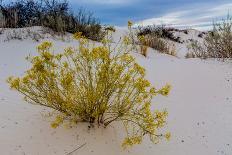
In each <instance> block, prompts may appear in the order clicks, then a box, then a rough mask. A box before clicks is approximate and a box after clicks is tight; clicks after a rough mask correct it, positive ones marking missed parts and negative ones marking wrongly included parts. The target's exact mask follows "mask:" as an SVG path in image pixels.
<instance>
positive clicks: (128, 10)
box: [4, 0, 232, 29]
mask: <svg viewBox="0 0 232 155" xmlns="http://www.w3.org/2000/svg"><path fill="white" fill-rule="evenodd" d="M4 1H11V0H4ZM69 2H70V4H71V7H72V9H73V10H74V11H75V10H76V9H78V8H80V7H83V8H85V9H86V10H89V11H92V12H93V13H94V15H95V16H96V17H98V18H99V19H100V21H101V23H103V24H110V25H116V26H125V25H126V24H127V21H128V20H132V21H134V22H135V23H138V24H140V25H149V24H166V25H170V26H175V27H181V28H183V27H187V28H198V29H208V28H209V25H210V24H211V23H212V22H213V20H219V19H221V18H223V17H226V15H227V14H228V12H230V14H232V0H69Z"/></svg>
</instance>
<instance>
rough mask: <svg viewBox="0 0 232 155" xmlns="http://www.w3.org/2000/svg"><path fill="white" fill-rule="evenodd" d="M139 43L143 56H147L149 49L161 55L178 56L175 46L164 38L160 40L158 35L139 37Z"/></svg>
mask: <svg viewBox="0 0 232 155" xmlns="http://www.w3.org/2000/svg"><path fill="white" fill-rule="evenodd" d="M138 41H139V43H138V44H139V45H140V49H141V53H142V55H144V56H145V55H147V54H145V53H147V47H151V48H153V49H155V50H157V51H159V52H160V53H164V54H168V55H172V56H176V50H175V45H174V44H172V45H171V46H170V45H169V44H168V43H167V42H166V41H165V40H164V39H162V38H159V37H158V36H156V35H150V34H148V35H145V36H138Z"/></svg>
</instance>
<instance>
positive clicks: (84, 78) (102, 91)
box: [8, 26, 170, 147]
mask: <svg viewBox="0 0 232 155" xmlns="http://www.w3.org/2000/svg"><path fill="white" fill-rule="evenodd" d="M129 28H131V27H130V26H129ZM107 34H108V35H110V32H108V33H107ZM108 35H107V36H106V38H105V39H103V40H102V42H101V45H98V46H96V45H94V44H92V43H90V42H89V41H88V39H86V38H85V37H84V36H82V33H80V32H79V33H76V34H75V35H74V38H75V39H77V40H78V42H79V44H78V47H77V48H71V47H69V48H66V49H65V51H64V52H63V53H60V54H54V53H53V52H52V51H51V48H52V43H51V42H44V43H42V44H41V45H39V46H38V48H37V49H38V54H39V55H38V56H35V57H28V58H27V60H29V61H30V62H31V63H32V67H31V69H29V70H27V71H26V74H25V75H24V76H23V77H22V78H18V77H10V78H9V79H8V83H9V84H10V87H11V88H12V89H15V90H17V91H19V92H20V93H21V94H23V95H24V96H25V100H26V101H27V102H29V103H33V104H38V105H42V106H46V107H49V108H52V109H55V110H56V111H59V112H60V114H59V115H57V116H56V119H55V121H54V122H53V123H52V127H57V126H59V125H61V124H62V123H65V122H72V123H74V124H75V123H77V122H79V121H84V122H88V123H89V124H90V126H93V125H94V124H98V125H103V126H105V127H107V126H108V125H109V124H111V123H112V122H115V121H120V122H121V123H122V124H123V126H124V127H125V130H126V135H127V136H126V138H125V139H124V141H123V144H122V145H123V147H127V146H132V145H134V144H140V143H141V142H142V139H143V137H144V136H145V135H147V136H149V138H150V140H151V141H152V142H155V143H157V142H158V141H159V139H160V138H161V137H166V138H167V139H169V138H170V133H167V134H161V133H159V132H160V131H159V129H161V128H162V127H163V126H164V125H165V124H166V117H167V111H166V110H164V111H158V110H155V111H154V112H153V111H151V101H152V98H153V97H154V96H156V95H158V94H160V95H164V96H167V95H168V94H169V90H170V85H166V86H165V87H163V88H162V89H156V88H154V87H152V86H151V84H150V82H149V81H148V80H146V79H145V69H144V68H143V67H141V66H140V65H139V64H138V63H137V62H136V61H135V58H133V57H132V56H131V55H130V52H131V51H132V48H131V40H130V39H129V37H128V36H127V37H124V39H123V41H121V42H120V43H119V44H118V46H117V47H113V45H112V44H111V40H109V38H110V36H108Z"/></svg>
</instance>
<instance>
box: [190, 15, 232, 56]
mask: <svg viewBox="0 0 232 155" xmlns="http://www.w3.org/2000/svg"><path fill="white" fill-rule="evenodd" d="M189 50H190V53H191V55H192V56H194V57H199V58H203V59H206V58H218V59H221V60H224V59H226V58H232V17H230V16H229V15H228V17H227V19H226V20H223V21H222V22H216V23H214V24H213V30H212V31H209V32H208V33H207V34H206V36H205V38H204V41H203V43H199V42H197V41H195V42H193V43H191V44H190V45H189ZM188 55H190V54H188Z"/></svg>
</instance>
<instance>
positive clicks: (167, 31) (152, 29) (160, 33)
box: [137, 25, 180, 43]
mask: <svg viewBox="0 0 232 155" xmlns="http://www.w3.org/2000/svg"><path fill="white" fill-rule="evenodd" d="M174 30H176V29H173V28H167V27H165V26H164V25H163V26H156V25H153V26H146V27H138V29H137V35H138V36H141V35H144V36H146V35H151V36H156V37H158V38H163V39H169V40H171V41H174V42H178V43H180V38H178V37H175V36H174V35H173V31H174Z"/></svg>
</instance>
